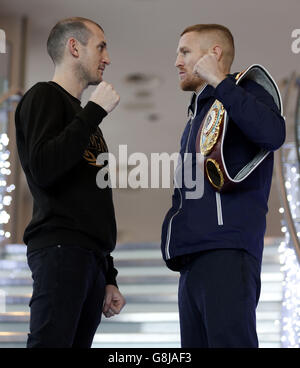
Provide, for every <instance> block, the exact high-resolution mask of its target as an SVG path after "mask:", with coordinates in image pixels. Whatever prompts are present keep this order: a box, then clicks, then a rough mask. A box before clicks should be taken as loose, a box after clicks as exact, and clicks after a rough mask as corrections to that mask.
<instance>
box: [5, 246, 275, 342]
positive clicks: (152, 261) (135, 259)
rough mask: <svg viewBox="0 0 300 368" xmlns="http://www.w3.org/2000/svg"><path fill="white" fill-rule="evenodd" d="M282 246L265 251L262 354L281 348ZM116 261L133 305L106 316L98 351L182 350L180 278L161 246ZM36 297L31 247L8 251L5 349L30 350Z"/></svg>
mask: <svg viewBox="0 0 300 368" xmlns="http://www.w3.org/2000/svg"><path fill="white" fill-rule="evenodd" d="M278 244H279V241H278V243H277V242H275V243H274V242H273V243H272V244H267V245H266V246H265V250H264V258H263V266H262V291H261V297H260V303H259V305H258V308H257V330H258V337H259V342H260V347H261V348H278V347H280V311H281V302H282V286H281V283H282V274H281V272H280V264H279V257H278V251H277V249H278ZM114 259H115V265H116V267H117V268H118V270H119V276H118V284H119V288H120V290H121V292H122V293H123V295H124V296H125V298H126V301H127V304H126V306H125V307H124V309H123V311H122V313H121V314H120V315H118V316H115V317H113V318H109V319H106V318H105V317H104V316H103V319H102V322H101V325H100V326H99V328H98V330H97V333H96V335H95V338H94V341H93V347H94V348H100V347H101V348H131V347H136V348H178V347H180V337H179V322H178V308H177V284H178V277H179V275H178V273H175V272H172V271H170V270H168V269H167V268H166V267H165V265H164V262H163V261H162V259H161V254H160V249H159V246H158V244H155V243H145V244H120V245H118V246H117V248H116V250H115V252H114ZM31 291H32V279H31V274H30V271H29V269H28V266H27V262H26V247H25V246H24V245H18V244H11V245H7V246H6V247H5V248H4V249H3V252H2V254H0V347H7V348H9V347H14V348H15V347H20V348H21V347H25V345H26V339H27V333H28V325H29V307H28V303H29V300H30V295H31ZM4 299H5V305H4V304H3V300H4ZM1 301H2V302H1ZM1 309H2V310H1Z"/></svg>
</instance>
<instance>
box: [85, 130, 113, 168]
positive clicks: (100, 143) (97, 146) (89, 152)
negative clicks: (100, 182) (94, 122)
mask: <svg viewBox="0 0 300 368" xmlns="http://www.w3.org/2000/svg"><path fill="white" fill-rule="evenodd" d="M105 152H108V148H107V145H106V143H105V140H104V138H103V135H102V132H101V129H100V128H99V127H98V128H97V130H96V132H95V133H94V134H93V135H91V136H90V141H89V144H88V146H87V148H86V150H85V151H84V154H83V158H84V159H85V160H86V161H87V162H88V163H89V165H92V166H97V167H104V166H105V165H99V164H97V162H96V161H97V156H98V155H99V154H100V153H105Z"/></svg>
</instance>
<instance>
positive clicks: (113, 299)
mask: <svg viewBox="0 0 300 368" xmlns="http://www.w3.org/2000/svg"><path fill="white" fill-rule="evenodd" d="M125 304H126V301H125V298H124V297H123V295H122V294H121V293H120V291H119V289H118V288H117V287H116V286H115V285H106V288H105V297H104V303H103V309H102V311H103V314H104V315H105V317H106V318H109V317H112V316H114V315H115V314H119V313H120V312H121V309H122V308H123V307H124V305H125Z"/></svg>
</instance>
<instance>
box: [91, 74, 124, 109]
mask: <svg viewBox="0 0 300 368" xmlns="http://www.w3.org/2000/svg"><path fill="white" fill-rule="evenodd" d="M89 101H93V102H95V103H96V104H98V105H100V106H101V107H102V108H103V109H104V110H105V111H106V112H107V113H110V112H111V111H112V110H113V109H114V108H115V107H116V106H117V105H118V103H119V101H120V96H119V95H118V94H117V92H116V91H115V90H114V89H113V86H112V85H111V84H109V83H106V82H104V81H102V82H101V83H99V84H98V86H97V87H96V89H95V90H94V91H93V93H92V94H91V97H90V99H89Z"/></svg>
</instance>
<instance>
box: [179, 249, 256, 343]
mask: <svg viewBox="0 0 300 368" xmlns="http://www.w3.org/2000/svg"><path fill="white" fill-rule="evenodd" d="M260 271H261V265H260V263H259V262H258V261H257V260H256V259H255V258H254V257H252V256H251V255H249V254H248V253H247V252H245V251H243V250H238V249H218V250H212V251H206V252H203V253H199V254H198V255H197V257H196V258H195V259H194V260H193V261H192V262H190V263H189V264H187V265H186V266H185V267H184V268H183V269H182V270H181V275H180V280H179V290H178V303H179V316H180V331H181V345H182V347H183V348H257V347H258V339H257V333H256V306H257V303H258V300H259V295H260V285H261V282H260Z"/></svg>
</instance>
